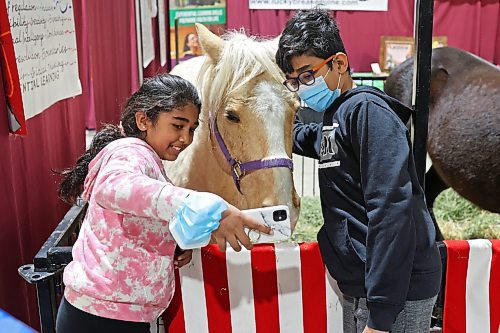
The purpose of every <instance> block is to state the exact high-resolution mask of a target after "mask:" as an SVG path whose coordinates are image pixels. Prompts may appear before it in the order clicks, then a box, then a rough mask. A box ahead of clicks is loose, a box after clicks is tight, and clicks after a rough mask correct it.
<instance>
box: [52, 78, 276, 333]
mask: <svg viewBox="0 0 500 333" xmlns="http://www.w3.org/2000/svg"><path fill="white" fill-rule="evenodd" d="M200 106H201V102H200V98H199V97H198V94H197V92H196V88H195V87H194V86H193V85H192V84H190V83H189V82H188V81H186V80H184V79H182V78H180V77H178V76H175V75H168V74H165V75H159V76H156V77H154V78H152V79H149V80H146V81H145V82H144V84H143V85H142V86H141V88H140V89H139V90H138V91H137V92H136V93H135V94H133V95H132V96H131V97H130V99H129V100H128V102H127V104H126V107H125V110H124V112H123V114H122V116H121V123H122V127H123V129H120V128H119V127H117V126H111V125H107V126H105V127H104V128H103V129H102V130H101V131H100V132H99V133H97V135H96V136H95V138H94V140H93V141H92V145H91V147H90V148H89V149H88V150H87V151H86V152H85V154H84V155H83V156H82V157H80V159H79V160H78V161H77V164H76V166H75V167H74V168H73V169H69V170H66V171H65V172H63V174H64V179H63V181H62V183H61V185H60V188H59V196H60V197H61V198H62V199H63V200H65V201H66V202H68V203H74V202H75V201H76V199H77V198H78V196H80V195H82V197H83V199H84V200H86V201H88V205H89V206H88V210H87V214H86V216H85V220H84V222H83V224H82V227H81V230H80V234H79V236H78V240H77V241H76V243H75V245H74V246H73V261H72V262H71V263H69V264H68V266H67V267H66V269H65V271H64V277H63V279H64V284H65V286H66V288H65V291H64V298H63V300H62V302H61V305H60V307H59V312H58V316H57V323H56V331H57V332H58V333H65V332H72V333H79V332H92V333H97V332H120V333H126V332H134V333H140V332H149V329H150V327H149V326H150V325H149V322H151V321H154V320H155V319H156V318H157V317H158V316H159V315H160V314H161V313H162V312H163V311H164V310H165V309H166V308H167V306H168V304H169V302H170V300H171V298H172V296H173V293H174V267H181V266H183V265H185V264H187V263H188V262H189V261H190V260H191V250H188V251H179V253H180V254H179V255H175V250H176V241H177V242H181V245H183V246H184V248H193V247H195V246H196V244H202V243H206V241H207V240H208V239H209V238H210V235H211V233H212V234H213V236H214V237H215V239H216V240H217V243H218V244H219V247H220V249H221V250H224V249H225V244H226V241H227V242H229V243H230V245H231V246H232V247H233V248H234V249H235V250H236V251H239V250H240V249H241V247H240V244H239V242H241V244H243V245H244V246H245V247H246V248H248V249H250V248H251V247H252V245H251V243H250V240H249V239H248V237H247V235H246V234H245V232H244V230H243V227H244V226H247V227H249V228H251V229H258V230H260V231H262V232H266V233H269V232H270V229H268V228H267V227H264V226H262V225H260V224H258V222H257V221H255V220H253V219H251V218H249V217H247V216H245V215H243V214H242V213H241V212H240V211H239V210H238V209H237V208H235V207H233V206H231V205H229V204H227V203H226V202H225V201H224V200H222V199H221V198H219V197H218V196H216V195H214V194H211V193H202V192H195V191H191V190H187V189H183V188H179V187H176V186H174V185H173V184H172V183H171V182H170V181H169V180H168V178H167V175H166V174H165V170H164V169H163V164H162V160H169V161H173V160H175V159H176V158H177V156H178V155H179V154H180V153H181V152H182V151H183V150H184V149H186V147H187V146H189V144H191V142H192V141H193V134H194V131H195V129H196V127H197V126H198V116H199V113H200ZM173 222H175V227H174V228H173V225H174V223H173ZM169 227H170V228H169ZM170 230H172V233H171V232H170ZM173 234H174V235H175V239H174V237H173Z"/></svg>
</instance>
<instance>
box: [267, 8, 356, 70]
mask: <svg viewBox="0 0 500 333" xmlns="http://www.w3.org/2000/svg"><path fill="white" fill-rule="evenodd" d="M337 52H343V53H346V51H345V47H344V43H343V42H342V38H341V37H340V31H339V28H338V26H337V22H336V21H335V19H334V18H333V17H331V16H330V14H329V12H328V11H327V10H324V9H310V10H299V11H297V13H296V14H295V16H294V17H292V18H291V19H290V20H288V22H287V23H286V26H285V29H284V30H283V33H282V34H281V37H280V40H279V44H278V51H277V52H276V63H277V64H278V66H279V68H280V69H281V70H282V71H283V72H284V73H291V72H293V67H292V65H291V62H290V60H291V59H292V57H295V56H301V55H303V54H306V55H311V56H315V57H318V58H321V59H326V58H328V57H330V56H331V55H333V54H335V53H337ZM346 54H347V53H346ZM329 65H330V64H329Z"/></svg>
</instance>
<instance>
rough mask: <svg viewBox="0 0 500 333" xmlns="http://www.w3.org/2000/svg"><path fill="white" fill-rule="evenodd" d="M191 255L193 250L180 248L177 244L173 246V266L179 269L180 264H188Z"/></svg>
mask: <svg viewBox="0 0 500 333" xmlns="http://www.w3.org/2000/svg"><path fill="white" fill-rule="evenodd" d="M192 257H193V250H182V249H181V248H180V247H179V246H177V247H176V248H175V255H174V268H175V269H179V268H181V267H182V266H184V265H186V264H189V262H190V261H191V258H192Z"/></svg>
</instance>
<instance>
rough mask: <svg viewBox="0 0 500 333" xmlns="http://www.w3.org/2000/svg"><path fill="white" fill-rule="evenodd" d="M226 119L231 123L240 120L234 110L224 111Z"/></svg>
mask: <svg viewBox="0 0 500 333" xmlns="http://www.w3.org/2000/svg"><path fill="white" fill-rule="evenodd" d="M225 116H226V118H227V120H229V121H230V122H233V123H239V122H240V117H239V116H238V115H237V114H236V112H234V111H226V114H225Z"/></svg>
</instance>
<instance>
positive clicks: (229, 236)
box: [212, 205, 271, 252]
mask: <svg viewBox="0 0 500 333" xmlns="http://www.w3.org/2000/svg"><path fill="white" fill-rule="evenodd" d="M245 226H246V227H248V228H249V229H255V230H259V231H260V232H264V233H266V234H270V233H271V228H269V227H268V226H265V225H262V224H260V223H259V222H258V221H257V220H256V219H254V218H252V217H250V216H248V215H245V214H243V213H242V212H241V211H240V210H239V209H238V208H236V207H234V206H231V205H229V208H228V209H226V210H225V211H224V213H222V219H221V220H220V225H219V228H218V229H217V230H215V231H214V232H213V233H212V235H213V236H214V237H215V239H216V241H217V244H218V245H219V250H221V251H222V252H224V251H226V242H229V245H231V247H232V248H233V249H234V250H235V251H236V252H239V251H241V245H243V246H244V247H245V248H247V249H248V250H251V249H252V247H253V244H252V242H251V241H250V238H248V235H247V234H246V233H245V230H244V229H243V227H245ZM240 243H241V245H240Z"/></svg>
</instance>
